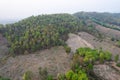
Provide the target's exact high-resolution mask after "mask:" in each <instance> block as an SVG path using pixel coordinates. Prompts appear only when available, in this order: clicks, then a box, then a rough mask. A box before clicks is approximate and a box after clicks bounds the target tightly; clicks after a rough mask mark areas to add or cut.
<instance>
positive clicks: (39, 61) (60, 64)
mask: <svg viewBox="0 0 120 80" xmlns="http://www.w3.org/2000/svg"><path fill="white" fill-rule="evenodd" d="M39 67H42V68H47V69H48V72H49V73H50V74H51V75H53V76H57V74H58V73H64V72H66V71H67V70H69V69H70V59H69V56H68V55H67V54H66V52H65V50H64V48H63V47H61V46H60V47H54V48H51V49H46V50H43V51H38V52H35V53H34V54H28V55H20V56H16V57H10V58H9V59H8V60H7V62H6V63H5V64H4V66H2V67H0V75H1V76H6V77H10V78H11V79H12V80H22V76H23V73H24V72H26V71H32V72H33V73H34V74H35V75H37V76H34V79H36V80H38V78H39V77H38V68H39Z"/></svg>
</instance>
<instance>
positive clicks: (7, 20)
mask: <svg viewBox="0 0 120 80" xmlns="http://www.w3.org/2000/svg"><path fill="white" fill-rule="evenodd" d="M17 21H18V19H4V20H3V19H0V24H12V23H15V22H17Z"/></svg>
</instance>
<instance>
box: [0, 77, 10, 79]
mask: <svg viewBox="0 0 120 80" xmlns="http://www.w3.org/2000/svg"><path fill="white" fill-rule="evenodd" d="M0 80H10V79H9V78H4V77H2V76H0Z"/></svg>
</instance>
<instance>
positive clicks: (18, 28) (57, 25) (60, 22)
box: [0, 14, 86, 54]
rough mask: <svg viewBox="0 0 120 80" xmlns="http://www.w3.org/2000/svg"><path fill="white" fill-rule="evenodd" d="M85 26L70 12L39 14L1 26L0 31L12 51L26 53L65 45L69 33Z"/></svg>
mask: <svg viewBox="0 0 120 80" xmlns="http://www.w3.org/2000/svg"><path fill="white" fill-rule="evenodd" d="M83 26H84V24H83V23H82V21H80V20H78V19H77V18H76V17H74V16H72V15H70V14H53V15H41V16H40V15H39V16H31V17H29V18H26V19H24V20H22V21H19V22H17V23H14V24H7V25H5V26H4V27H0V33H2V34H3V35H4V36H5V37H6V38H7V40H8V42H9V45H8V46H9V50H10V53H14V54H24V53H30V52H34V51H37V50H41V49H46V48H50V47H52V46H58V45H64V44H65V43H64V42H65V40H66V39H67V38H68V33H70V32H72V33H75V32H77V31H80V30H82V29H83ZM85 29H86V28H85Z"/></svg>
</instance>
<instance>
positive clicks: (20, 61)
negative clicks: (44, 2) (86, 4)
mask: <svg viewBox="0 0 120 80" xmlns="http://www.w3.org/2000/svg"><path fill="white" fill-rule="evenodd" d="M98 14H99V15H98ZM103 14H108V13H89V12H80V13H75V14H73V15H72V14H49V15H38V16H31V17H28V18H25V19H23V20H20V21H19V22H16V23H13V24H6V25H2V24H0V51H1V52H0V80H119V78H120V76H119V75H120V67H119V66H120V59H119V51H120V37H119V34H120V33H119V32H120V31H119V26H118V24H117V23H115V24H114V23H110V22H109V21H104V19H109V17H107V16H108V15H104V17H105V18H103ZM110 15H112V14H110ZM101 16H102V17H101ZM116 16H119V15H116ZM98 18H100V19H99V20H98ZM102 19H103V21H104V22H102ZM111 20H112V21H113V22H114V20H113V17H111ZM113 26H114V27H113ZM116 26H117V27H116ZM105 27H107V28H105ZM110 28H111V29H110ZM113 29H114V30H113ZM3 43H4V44H3ZM30 53H31V54H30ZM108 73H110V74H108ZM103 74H104V76H103ZM111 74H114V75H111ZM7 78H10V79H7Z"/></svg>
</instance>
